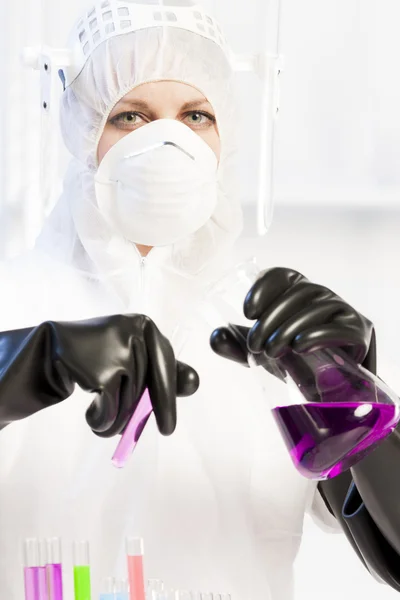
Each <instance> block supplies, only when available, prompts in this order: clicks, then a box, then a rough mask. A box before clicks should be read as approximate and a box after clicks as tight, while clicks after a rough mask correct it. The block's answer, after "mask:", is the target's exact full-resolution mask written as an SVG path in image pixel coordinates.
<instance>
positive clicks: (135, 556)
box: [125, 537, 146, 600]
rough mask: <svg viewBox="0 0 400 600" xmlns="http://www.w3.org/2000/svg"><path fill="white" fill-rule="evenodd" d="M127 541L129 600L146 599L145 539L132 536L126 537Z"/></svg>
mask: <svg viewBox="0 0 400 600" xmlns="http://www.w3.org/2000/svg"><path fill="white" fill-rule="evenodd" d="M125 543H126V555H127V561H128V577H129V600H145V599H146V592H145V584H144V571H143V554H144V552H143V540H142V539H141V538H132V537H130V538H127V539H126V542H125Z"/></svg>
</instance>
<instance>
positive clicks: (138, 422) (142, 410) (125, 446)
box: [111, 389, 153, 469]
mask: <svg viewBox="0 0 400 600" xmlns="http://www.w3.org/2000/svg"><path fill="white" fill-rule="evenodd" d="M152 412H153V406H152V404H151V400H150V394H149V392H148V390H147V389H146V390H145V391H144V393H143V396H142V397H141V398H140V400H139V403H138V405H137V407H136V410H135V412H134V413H133V415H132V417H131V420H130V421H129V423H128V425H127V426H126V429H125V431H124V433H123V434H122V436H121V439H120V441H119V443H118V446H117V448H116V450H115V452H114V455H113V457H112V459H111V460H112V463H113V465H114V466H115V467H118V468H119V469H121V468H122V467H124V466H125V464H126V461H127V460H128V458H129V457H130V455H131V454H132V452H133V451H134V449H135V446H136V444H137V443H138V441H139V438H140V436H141V435H142V432H143V429H144V428H145V426H146V423H147V421H148V420H149V417H150V415H151V413H152Z"/></svg>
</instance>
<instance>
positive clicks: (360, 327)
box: [210, 268, 385, 574]
mask: <svg viewBox="0 0 400 600" xmlns="http://www.w3.org/2000/svg"><path fill="white" fill-rule="evenodd" d="M244 314H245V316H246V317H247V318H248V319H250V320H252V321H253V320H255V321H256V322H255V324H254V325H253V327H252V328H251V329H250V328H246V327H242V326H237V325H233V326H231V327H221V328H218V329H216V330H215V331H214V332H213V333H212V335H211V340H210V343H211V347H212V349H213V350H214V352H216V353H217V354H218V355H220V356H222V357H224V358H227V359H230V360H234V361H236V362H238V363H240V364H242V365H244V366H248V357H249V354H252V355H253V357H254V358H255V359H256V362H257V363H258V364H259V365H262V366H263V367H264V368H265V369H267V370H268V371H270V372H271V373H273V374H274V375H279V368H278V369H277V364H276V363H275V359H280V360H281V361H282V364H283V365H284V368H285V369H286V370H290V372H291V374H292V375H293V376H295V378H296V379H297V381H300V380H301V379H304V381H306V382H307V386H306V387H307V389H308V391H309V393H312V389H313V386H312V374H310V373H309V372H308V368H307V365H306V363H305V362H304V361H303V360H302V358H301V355H302V353H307V352H310V351H314V350H318V349H321V348H333V347H334V348H337V349H338V348H340V349H342V351H343V352H346V353H347V354H348V355H349V356H351V357H352V358H353V359H354V360H355V361H356V362H359V363H361V364H363V366H365V368H367V369H368V370H370V371H371V372H373V373H375V372H376V343H375V333H374V329H373V325H372V323H371V322H370V321H368V319H366V318H365V317H363V316H362V315H361V314H359V313H358V312H357V311H356V310H355V309H353V308H352V307H351V306H349V305H348V304H347V303H346V302H345V301H344V300H342V298H340V297H339V296H337V295H336V294H335V293H334V292H332V291H331V290H329V289H328V288H326V287H324V286H321V285H317V284H315V283H312V282H311V281H309V280H308V279H306V278H305V277H304V276H303V275H301V274H300V273H298V272H297V271H293V270H291V269H284V268H273V269H269V270H267V271H264V272H263V273H262V274H261V275H260V277H259V278H258V279H257V281H256V282H255V283H254V285H253V286H252V288H251V290H250V291H249V293H248V295H247V297H246V299H245V301H244ZM288 351H290V352H288ZM292 351H293V352H292ZM272 364H273V365H274V366H273V368H271V365H272ZM309 399H310V400H315V398H309ZM351 484H352V476H351V473H350V472H345V473H342V474H341V475H339V476H338V477H335V478H334V479H332V480H329V481H324V482H320V483H319V485H318V488H319V491H320V493H321V496H322V498H323V499H324V502H325V504H326V505H327V507H328V509H329V510H330V512H331V513H332V514H333V515H334V516H335V517H336V519H337V520H338V521H339V522H340V525H341V527H342V528H343V531H344V533H345V534H346V537H347V538H348V540H349V542H350V543H351V545H352V547H353V549H354V550H355V552H356V553H357V555H358V556H359V558H360V559H361V560H362V562H363V563H364V565H366V561H365V560H364V558H363V554H364V553H362V552H360V549H359V546H358V544H357V541H356V540H355V538H354V536H353V534H352V533H351V532H350V530H349V526H348V525H349V523H348V521H346V520H345V518H344V515H343V506H344V503H345V499H346V496H347V493H348V490H349V486H350V485H351ZM361 545H362V544H361ZM368 558H370V556H368ZM369 566H370V568H372V569H373V570H375V571H376V572H379V573H380V574H381V573H384V572H385V567H384V566H382V564H381V563H379V561H378V563H377V564H369Z"/></svg>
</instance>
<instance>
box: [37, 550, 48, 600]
mask: <svg viewBox="0 0 400 600" xmlns="http://www.w3.org/2000/svg"><path fill="white" fill-rule="evenodd" d="M46 564H47V545H46V540H40V542H39V565H40V566H39V568H38V577H39V598H40V600H49V591H48V587H47V575H46Z"/></svg>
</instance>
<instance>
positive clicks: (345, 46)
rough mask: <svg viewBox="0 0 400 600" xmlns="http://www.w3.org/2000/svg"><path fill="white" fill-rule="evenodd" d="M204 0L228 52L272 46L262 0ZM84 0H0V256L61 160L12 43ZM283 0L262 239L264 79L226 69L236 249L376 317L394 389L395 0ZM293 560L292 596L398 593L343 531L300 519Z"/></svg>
mask: <svg viewBox="0 0 400 600" xmlns="http://www.w3.org/2000/svg"><path fill="white" fill-rule="evenodd" d="M203 4H205V5H206V6H207V7H208V8H210V10H211V11H212V12H213V13H214V14H215V15H216V16H217V18H218V19H219V21H220V23H221V24H222V27H223V29H224V30H225V32H226V34H227V37H228V40H229V41H230V44H231V46H232V47H233V49H234V50H235V52H237V53H240V54H248V53H257V52H263V51H265V50H267V51H274V48H273V46H274V45H275V44H276V43H277V39H278V38H277V39H275V40H273V37H274V19H273V18H271V20H270V21H269V20H268V10H270V11H271V10H273V9H274V6H273V4H274V2H273V0H269V1H266V0H246V2H245V1H244V0H241V1H239V0H208V1H206V2H203ZM275 4H276V3H275ZM82 6H83V3H82V0H19V1H18V2H3V3H2V11H1V12H2V19H1V23H0V55H1V56H2V57H3V58H2V60H1V61H0V257H1V258H5V257H7V256H13V255H15V254H18V253H19V252H21V251H22V250H23V249H24V248H26V247H29V246H30V245H31V244H32V242H33V241H34V239H35V236H36V235H37V232H38V230H39V228H40V225H41V222H42V219H43V216H44V214H45V212H46V211H47V210H48V208H49V206H50V205H51V202H52V201H53V200H54V199H55V198H56V196H57V193H58V192H59V190H60V186H61V183H62V180H61V176H62V171H63V168H64V167H65V164H66V159H67V157H66V155H65V154H63V152H61V153H60V154H59V155H58V156H57V155H56V154H55V153H54V152H53V150H54V147H55V145H59V143H60V142H59V139H58V132H57V108H56V99H54V104H53V106H52V107H51V108H52V110H51V116H50V120H49V117H48V116H45V117H43V115H41V101H40V85H39V74H38V72H35V71H33V70H30V69H27V68H23V66H22V65H21V60H20V52H21V49H22V48H23V47H25V46H35V45H38V44H39V45H43V44H44V45H46V44H48V45H51V46H55V47H62V46H63V44H64V43H65V40H66V37H67V33H68V30H69V29H70V26H71V23H72V21H73V20H74V19H75V18H76V17H77V16H78V15H79V11H80V10H81V9H82ZM280 9H281V12H280V30H279V44H278V45H279V53H281V54H282V55H283V57H284V71H283V73H282V76H281V78H280V79H281V84H280V110H279V118H278V120H277V121H276V126H275V143H274V169H273V175H274V187H273V190H274V201H275V210H274V218H273V221H272V224H271V226H270V228H269V231H268V233H267V235H266V236H265V237H263V238H261V239H260V238H258V239H257V238H256V237H255V214H256V211H255V204H256V197H257V185H256V183H255V181H256V178H257V172H258V171H257V170H258V169H260V168H263V165H260V161H259V139H258V136H259V123H260V119H261V115H262V110H263V106H262V100H261V86H260V82H259V81H258V79H257V77H256V76H254V74H251V73H242V74H240V75H238V79H237V85H238V92H239V101H240V102H239V104H240V118H239V119H238V122H237V123H233V124H232V126H233V127H236V128H237V129H238V133H239V136H240V141H241V149H240V178H241V186H242V187H241V195H242V201H243V206H244V212H245V222H246V226H245V235H244V237H243V239H242V241H241V244H240V248H241V252H242V253H243V255H247V256H251V255H252V254H256V255H257V257H258V258H259V262H260V263H261V265H263V266H264V265H265V266H278V265H279V266H286V267H292V268H294V269H297V270H299V271H301V272H302V273H304V274H305V275H306V276H307V277H309V278H311V279H314V280H315V281H316V282H318V283H323V284H325V285H327V286H328V287H331V288H332V289H333V290H335V291H336V292H338V293H339V294H340V295H342V296H343V297H344V298H345V299H346V300H347V301H349V302H350V303H352V304H353V305H354V306H356V307H357V308H358V309H359V310H360V311H361V312H363V313H364V314H365V315H367V316H368V317H369V318H370V319H371V320H372V321H373V322H374V323H375V325H376V329H377V334H378V336H377V337H378V344H379V356H380V364H379V367H380V373H381V375H382V376H383V378H386V380H387V382H388V383H389V384H391V385H392V386H394V387H395V388H396V386H397V390H398V391H399V392H400V376H399V375H397V372H400V347H399V344H398V337H399V336H400V268H399V262H400V113H399V107H400V78H399V76H398V72H399V69H398V62H399V59H400V36H399V35H398V23H399V21H400V4H399V2H398V1H397V0H324V2H321V1H320V0H282V2H281V7H280ZM269 14H272V13H271V12H270V13H269ZM271 23H272V25H271ZM275 33H276V32H275ZM271 40H272V41H271ZM58 88H59V92H60V91H61V89H60V88H61V83H60V84H59V86H58ZM47 115H48V113H47ZM55 157H56V158H55ZM44 189H45V190H47V192H48V198H47V199H46V206H44V201H43V197H44V196H43V190H44ZM49 190H50V192H49ZM47 192H46V193H47ZM396 377H397V382H396ZM296 572H297V595H296V598H297V599H298V600H303V599H306V598H307V600H317V599H318V600H319V599H320V598H322V597H323V598H324V600H334V599H335V600H336V599H337V598H339V597H340V598H342V599H343V600H347V599H350V598H354V597H355V595H356V597H357V598H363V599H364V600H372V599H375V598H376V597H379V598H380V600H386V599H390V598H395V597H397V594H395V592H394V591H393V590H391V589H390V588H386V587H384V586H382V585H379V584H378V583H376V582H375V581H374V580H373V579H372V578H371V577H370V576H369V575H368V574H367V573H366V572H365V570H364V568H363V567H362V566H361V564H360V563H359V562H358V559H357V558H356V556H355V555H354V554H353V551H352V550H351V549H350V548H349V546H348V545H347V543H346V541H345V540H344V538H343V537H342V536H340V535H327V534H324V533H323V532H321V531H320V530H319V529H317V527H316V526H315V525H314V524H313V523H311V522H310V521H309V520H308V519H306V522H305V532H304V542H303V547H302V550H301V552H300V554H299V557H298V560H297V563H296Z"/></svg>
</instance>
